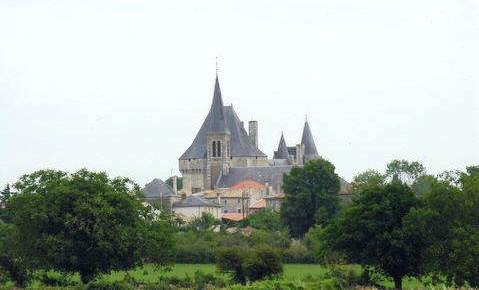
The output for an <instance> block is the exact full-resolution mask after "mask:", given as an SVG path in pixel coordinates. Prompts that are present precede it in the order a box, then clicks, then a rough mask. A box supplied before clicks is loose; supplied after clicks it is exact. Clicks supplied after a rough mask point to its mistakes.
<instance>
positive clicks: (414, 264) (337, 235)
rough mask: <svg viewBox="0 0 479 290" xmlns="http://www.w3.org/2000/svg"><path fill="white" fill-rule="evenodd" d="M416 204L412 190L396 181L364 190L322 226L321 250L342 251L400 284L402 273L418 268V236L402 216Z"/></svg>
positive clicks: (420, 246)
mask: <svg viewBox="0 0 479 290" xmlns="http://www.w3.org/2000/svg"><path fill="white" fill-rule="evenodd" d="M416 205H417V200H416V197H415V196H414V194H413V192H412V191H411V190H410V189H409V187H408V186H407V185H405V184H402V183H400V182H393V183H392V184H388V185H385V186H378V187H376V188H368V189H366V190H364V191H363V192H361V193H360V194H359V195H358V196H356V198H355V199H354V200H353V202H352V204H351V206H350V207H348V208H346V209H345V210H344V211H343V212H342V213H341V214H340V215H339V216H338V217H337V218H336V219H335V220H334V221H332V222H331V224H330V225H328V226H327V227H326V228H325V229H324V232H323V233H322V234H321V236H320V239H321V241H322V242H323V246H324V249H323V254H324V250H329V251H331V250H332V251H338V252H340V253H343V254H345V256H346V258H347V260H348V261H350V262H353V263H359V264H361V265H365V266H372V267H374V268H375V269H377V270H379V271H381V272H383V273H385V274H386V275H388V276H390V277H392V278H393V279H394V283H395V286H396V288H401V285H402V284H401V283H402V278H403V277H404V276H406V275H408V276H417V275H419V272H420V261H421V260H420V253H421V248H422V243H421V239H420V237H418V235H417V234H416V233H415V230H414V229H411V228H409V227H407V226H403V218H404V217H405V216H406V215H407V214H408V212H409V211H410V210H411V209H412V208H414V207H415V206H416Z"/></svg>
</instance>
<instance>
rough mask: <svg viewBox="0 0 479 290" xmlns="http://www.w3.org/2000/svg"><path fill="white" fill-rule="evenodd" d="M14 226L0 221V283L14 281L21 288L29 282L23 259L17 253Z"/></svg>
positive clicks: (28, 272) (28, 274)
mask: <svg viewBox="0 0 479 290" xmlns="http://www.w3.org/2000/svg"><path fill="white" fill-rule="evenodd" d="M16 235H17V233H16V229H15V226H14V225H11V224H6V223H4V222H2V221H0V282H6V281H8V280H13V281H15V284H16V285H17V286H19V287H23V286H25V285H26V284H27V282H28V281H29V280H30V274H31V273H30V271H29V270H28V267H27V263H26V261H25V258H24V257H23V256H22V255H21V254H20V253H19V252H18V248H17V247H16V246H17V242H16V241H15V239H16Z"/></svg>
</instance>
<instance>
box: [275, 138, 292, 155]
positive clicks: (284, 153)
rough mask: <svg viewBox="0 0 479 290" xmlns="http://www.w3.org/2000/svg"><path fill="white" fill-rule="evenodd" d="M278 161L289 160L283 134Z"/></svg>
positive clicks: (280, 140)
mask: <svg viewBox="0 0 479 290" xmlns="http://www.w3.org/2000/svg"><path fill="white" fill-rule="evenodd" d="M276 159H289V152H288V147H287V146H286V141H284V135H283V133H282V132H281V139H279V145H278V151H277V154H276Z"/></svg>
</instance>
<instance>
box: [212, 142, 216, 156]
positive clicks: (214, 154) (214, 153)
mask: <svg viewBox="0 0 479 290" xmlns="http://www.w3.org/2000/svg"><path fill="white" fill-rule="evenodd" d="M212 147H213V157H216V141H213V146H212Z"/></svg>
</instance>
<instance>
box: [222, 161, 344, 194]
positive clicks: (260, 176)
mask: <svg viewBox="0 0 479 290" xmlns="http://www.w3.org/2000/svg"><path fill="white" fill-rule="evenodd" d="M292 168H293V166H292V165H285V166H265V167H233V168H230V171H229V174H228V175H224V176H222V177H221V179H220V181H219V183H218V187H219V188H230V187H232V186H233V185H235V184H237V183H238V182H241V181H243V180H253V181H256V182H259V183H263V184H265V183H266V182H267V183H268V184H269V185H271V186H272V187H273V190H275V191H277V190H278V189H279V188H280V187H281V186H282V185H283V175H284V174H285V173H289V172H290V171H291V169H292ZM339 183H340V189H339V194H350V192H351V184H350V183H349V182H347V181H346V180H344V179H343V178H342V177H339Z"/></svg>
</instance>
